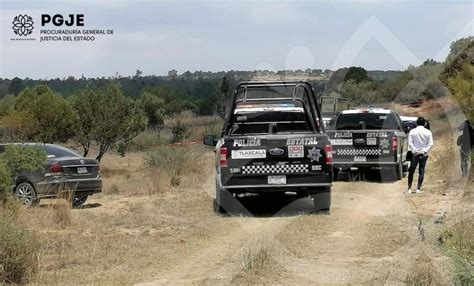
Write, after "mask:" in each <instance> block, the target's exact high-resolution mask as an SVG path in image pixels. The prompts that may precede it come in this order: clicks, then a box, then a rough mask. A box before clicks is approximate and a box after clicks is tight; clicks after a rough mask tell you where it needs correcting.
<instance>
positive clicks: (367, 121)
mask: <svg viewBox="0 0 474 286" xmlns="http://www.w3.org/2000/svg"><path fill="white" fill-rule="evenodd" d="M336 129H337V130H365V129H367V130H379V129H382V130H389V129H399V125H398V122H397V119H396V117H395V115H394V114H393V113H351V114H341V115H340V116H339V118H338V119H337V122H336Z"/></svg>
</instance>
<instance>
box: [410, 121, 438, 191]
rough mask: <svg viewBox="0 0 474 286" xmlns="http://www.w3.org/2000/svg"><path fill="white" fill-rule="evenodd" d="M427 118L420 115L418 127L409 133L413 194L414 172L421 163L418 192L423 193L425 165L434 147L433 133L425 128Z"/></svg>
mask: <svg viewBox="0 0 474 286" xmlns="http://www.w3.org/2000/svg"><path fill="white" fill-rule="evenodd" d="M425 124H426V120H425V119H424V118H423V117H419V118H418V119H417V120H416V125H417V127H416V128H413V129H412V130H410V133H409V134H408V148H409V149H410V151H411V152H412V156H411V163H410V168H409V169H408V193H409V194H411V193H412V190H411V186H412V183H413V174H414V173H415V170H416V167H417V166H418V165H419V176H418V185H417V187H416V193H417V194H421V193H423V191H422V190H421V185H422V184H423V179H424V177H425V167H426V162H427V161H428V155H429V153H430V151H431V148H433V134H432V133H431V131H430V130H429V129H426V128H425Z"/></svg>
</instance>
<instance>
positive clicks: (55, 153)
mask: <svg viewBox="0 0 474 286" xmlns="http://www.w3.org/2000/svg"><path fill="white" fill-rule="evenodd" d="M44 149H45V150H46V153H48V157H49V158H52V157H56V158H59V157H80V155H79V154H77V153H76V152H74V151H72V150H69V149H66V148H63V147H59V146H51V145H44Z"/></svg>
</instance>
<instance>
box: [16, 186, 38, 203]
mask: <svg viewBox="0 0 474 286" xmlns="http://www.w3.org/2000/svg"><path fill="white" fill-rule="evenodd" d="M15 197H16V198H17V199H19V200H20V201H21V202H22V203H23V204H24V205H26V206H34V205H37V204H39V201H40V200H39V199H38V198H37V196H36V191H35V188H34V187H33V185H32V184H31V183H28V182H23V183H20V184H18V185H17V186H16V187H15Z"/></svg>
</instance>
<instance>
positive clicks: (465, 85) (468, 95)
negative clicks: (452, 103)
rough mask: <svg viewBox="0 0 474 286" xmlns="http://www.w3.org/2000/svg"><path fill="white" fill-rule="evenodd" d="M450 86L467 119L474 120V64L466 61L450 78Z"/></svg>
mask: <svg viewBox="0 0 474 286" xmlns="http://www.w3.org/2000/svg"><path fill="white" fill-rule="evenodd" d="M448 88H449V90H450V91H451V92H452V94H453V96H454V98H455V99H456V101H457V102H458V104H459V106H460V107H461V110H462V111H463V113H464V115H465V116H466V117H467V119H469V121H470V122H474V96H473V94H474V65H472V64H469V63H465V64H464V66H463V69H462V70H461V71H460V72H459V73H458V74H456V76H454V77H452V78H449V79H448Z"/></svg>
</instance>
